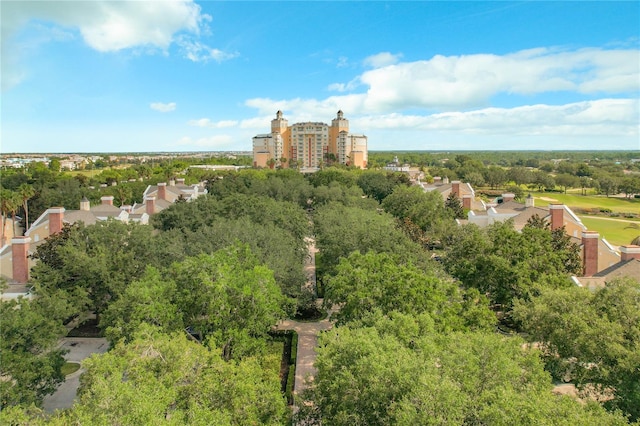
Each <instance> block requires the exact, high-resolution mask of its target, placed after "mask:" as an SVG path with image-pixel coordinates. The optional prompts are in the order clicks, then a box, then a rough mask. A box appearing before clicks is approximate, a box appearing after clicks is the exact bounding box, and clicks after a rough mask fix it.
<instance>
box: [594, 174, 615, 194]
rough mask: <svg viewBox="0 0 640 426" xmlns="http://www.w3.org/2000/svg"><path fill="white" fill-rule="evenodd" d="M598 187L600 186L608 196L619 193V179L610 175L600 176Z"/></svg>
mask: <svg viewBox="0 0 640 426" xmlns="http://www.w3.org/2000/svg"><path fill="white" fill-rule="evenodd" d="M598 188H600V193H601V194H605V195H606V196H607V197H608V196H609V195H613V194H617V193H618V179H616V178H613V177H609V176H599V177H598Z"/></svg>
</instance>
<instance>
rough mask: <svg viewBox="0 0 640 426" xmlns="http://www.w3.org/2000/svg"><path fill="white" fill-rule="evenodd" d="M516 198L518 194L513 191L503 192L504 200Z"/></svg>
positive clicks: (504, 201) (505, 201)
mask: <svg viewBox="0 0 640 426" xmlns="http://www.w3.org/2000/svg"><path fill="white" fill-rule="evenodd" d="M515 198H516V194H513V193H511V192H507V193H506V194H502V202H503V203H508V202H509V201H513V200H514V199H515Z"/></svg>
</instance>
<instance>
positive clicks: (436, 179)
mask: <svg viewBox="0 0 640 426" xmlns="http://www.w3.org/2000/svg"><path fill="white" fill-rule="evenodd" d="M441 183H442V178H441V177H440V176H434V177H433V184H434V185H440V184H441Z"/></svg>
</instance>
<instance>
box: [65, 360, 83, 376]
mask: <svg viewBox="0 0 640 426" xmlns="http://www.w3.org/2000/svg"><path fill="white" fill-rule="evenodd" d="M78 369H80V364H79V363H77V362H65V363H64V365H63V366H62V370H61V371H62V374H63V375H65V376H68V375H69V374H71V373H75V372H76V371H78Z"/></svg>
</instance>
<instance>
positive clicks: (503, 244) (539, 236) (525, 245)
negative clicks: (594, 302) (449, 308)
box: [444, 221, 581, 310]
mask: <svg viewBox="0 0 640 426" xmlns="http://www.w3.org/2000/svg"><path fill="white" fill-rule="evenodd" d="M540 253H545V254H546V255H545V256H540ZM444 265H445V268H446V269H447V271H448V272H449V273H450V274H451V275H453V276H454V277H456V278H458V279H459V280H460V281H461V282H462V283H463V284H464V285H465V286H466V287H474V288H477V289H479V290H480V292H482V293H486V294H488V295H489V298H490V300H491V301H492V302H493V303H496V304H499V305H501V306H502V307H503V308H504V309H507V310H509V309H510V306H511V305H512V303H513V301H514V299H516V298H523V299H525V300H528V299H529V298H530V297H531V296H532V295H535V294H537V292H538V291H539V290H540V289H541V288H544V287H547V286H550V287H564V286H569V285H571V284H570V280H569V278H568V276H569V274H572V273H578V272H579V271H580V269H581V262H580V257H579V248H578V247H577V246H576V245H575V244H573V243H571V241H570V240H569V239H568V238H564V236H563V235H562V234H561V233H552V232H550V231H549V230H548V229H545V228H542V229H541V228H539V227H536V226H525V227H524V228H523V230H522V232H517V231H516V230H515V229H514V228H513V224H512V223H511V222H510V221H507V222H505V223H496V224H494V225H492V226H490V227H488V228H486V229H480V228H478V227H476V226H475V225H466V226H462V227H460V228H459V229H458V230H456V232H455V233H454V236H453V237H452V239H451V244H450V246H449V247H448V249H447V253H446V256H445V257H444Z"/></svg>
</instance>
